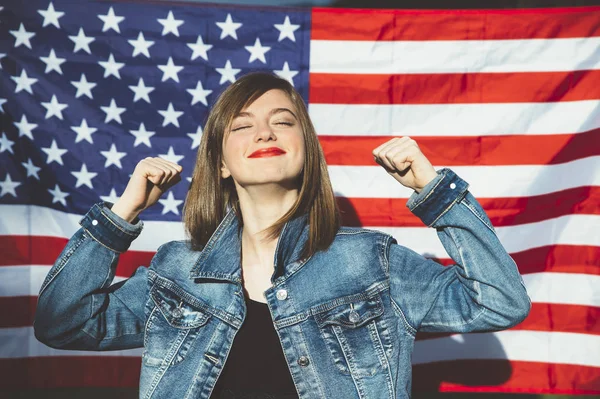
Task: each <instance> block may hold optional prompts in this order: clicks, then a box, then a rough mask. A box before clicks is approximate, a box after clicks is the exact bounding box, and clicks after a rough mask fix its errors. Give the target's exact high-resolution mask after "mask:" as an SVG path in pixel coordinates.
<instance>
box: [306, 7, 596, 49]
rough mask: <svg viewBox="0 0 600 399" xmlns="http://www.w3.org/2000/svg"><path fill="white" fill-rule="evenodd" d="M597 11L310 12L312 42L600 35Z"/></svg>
mask: <svg viewBox="0 0 600 399" xmlns="http://www.w3.org/2000/svg"><path fill="white" fill-rule="evenodd" d="M598 18H600V8H599V7H574V8H560V9H512V10H485V11H482V10H451V11H445V10H366V9H365V10H347V9H332V8H314V9H313V13H312V31H311V33H312V40H340V41H347V40H368V41H375V40H377V41H386V40H414V41H423V40H475V39H476V40H502V39H548V38H576V37H582V36H600V25H598Z"/></svg>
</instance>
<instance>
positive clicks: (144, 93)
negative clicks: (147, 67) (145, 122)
mask: <svg viewBox="0 0 600 399" xmlns="http://www.w3.org/2000/svg"><path fill="white" fill-rule="evenodd" d="M129 88H130V89H131V90H133V92H134V93H135V97H134V98H133V102H136V101H138V100H144V101H146V102H147V103H148V104H150V96H148V94H150V93H152V92H153V91H154V87H150V86H145V85H144V79H142V78H140V80H138V84H137V86H129Z"/></svg>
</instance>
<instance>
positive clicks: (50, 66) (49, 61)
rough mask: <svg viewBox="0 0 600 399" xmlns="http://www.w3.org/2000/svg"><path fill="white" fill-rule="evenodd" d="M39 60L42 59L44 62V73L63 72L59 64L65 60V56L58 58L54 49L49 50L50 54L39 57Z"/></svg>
mask: <svg viewBox="0 0 600 399" xmlns="http://www.w3.org/2000/svg"><path fill="white" fill-rule="evenodd" d="M40 60H42V61H43V62H44V63H45V64H46V70H45V71H44V73H48V72H50V71H56V72H58V73H59V74H61V75H62V74H63V72H62V69H60V66H61V65H62V64H64V63H65V62H66V58H58V57H57V56H56V53H54V49H51V50H50V54H48V57H40Z"/></svg>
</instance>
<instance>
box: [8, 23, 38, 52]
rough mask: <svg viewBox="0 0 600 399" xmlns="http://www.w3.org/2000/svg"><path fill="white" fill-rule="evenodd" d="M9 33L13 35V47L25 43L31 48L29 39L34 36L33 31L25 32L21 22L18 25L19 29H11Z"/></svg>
mask: <svg viewBox="0 0 600 399" xmlns="http://www.w3.org/2000/svg"><path fill="white" fill-rule="evenodd" d="M9 32H10V34H11V35H13V36H14V37H15V48H17V47H19V46H20V45H21V44H23V45H25V47H28V48H29V49H30V50H31V42H30V41H29V39H31V38H32V37H34V36H35V33H32V32H27V31H26V30H25V26H23V23H21V25H20V26H19V30H11V31H9Z"/></svg>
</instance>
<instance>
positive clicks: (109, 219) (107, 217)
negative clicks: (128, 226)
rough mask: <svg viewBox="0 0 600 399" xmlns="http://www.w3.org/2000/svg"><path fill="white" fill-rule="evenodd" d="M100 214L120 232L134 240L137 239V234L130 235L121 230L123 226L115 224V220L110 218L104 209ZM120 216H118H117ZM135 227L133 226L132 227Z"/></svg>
mask: <svg viewBox="0 0 600 399" xmlns="http://www.w3.org/2000/svg"><path fill="white" fill-rule="evenodd" d="M100 213H101V214H102V215H103V216H104V217H105V218H106V220H108V221H109V222H110V223H111V224H112V225H114V226H115V227H116V228H117V229H119V230H120V231H122V232H123V233H125V234H127V235H128V236H131V237H133V238H136V237H137V235H136V234H135V233H130V232H128V231H125V230H123V229H122V228H121V226H119V225H118V224H117V223H115V222H113V220H112V219H111V218H110V216H108V215H107V214H106V213H104V211H103V210H102V208H100ZM117 216H118V215H117ZM132 226H133V225H132Z"/></svg>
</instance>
